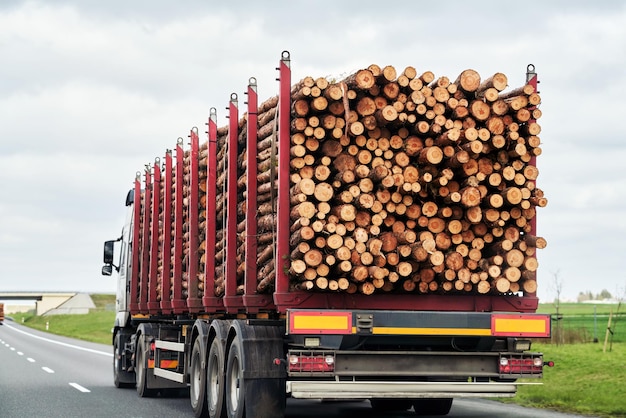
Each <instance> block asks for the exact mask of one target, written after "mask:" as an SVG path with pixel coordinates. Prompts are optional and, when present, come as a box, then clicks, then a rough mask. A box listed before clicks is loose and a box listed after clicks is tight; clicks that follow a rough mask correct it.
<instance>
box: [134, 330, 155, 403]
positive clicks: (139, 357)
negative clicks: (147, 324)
mask: <svg viewBox="0 0 626 418" xmlns="http://www.w3.org/2000/svg"><path fill="white" fill-rule="evenodd" d="M146 351H147V350H146V347H145V343H144V339H143V336H140V337H139V344H138V345H137V353H136V354H135V374H136V378H137V382H136V385H137V394H138V395H139V396H140V397H141V398H149V397H152V396H154V395H155V394H156V391H155V390H154V389H148V356H146Z"/></svg>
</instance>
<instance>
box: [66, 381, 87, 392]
mask: <svg viewBox="0 0 626 418" xmlns="http://www.w3.org/2000/svg"><path fill="white" fill-rule="evenodd" d="M70 386H71V387H73V388H74V389H76V390H79V391H81V392H83V393H89V392H91V391H90V390H89V389H87V388H84V387H82V386H81V385H79V384H78V383H70Z"/></svg>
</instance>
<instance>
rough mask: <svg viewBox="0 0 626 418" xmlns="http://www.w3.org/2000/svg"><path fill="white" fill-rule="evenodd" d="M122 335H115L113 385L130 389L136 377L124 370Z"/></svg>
mask: <svg viewBox="0 0 626 418" xmlns="http://www.w3.org/2000/svg"><path fill="white" fill-rule="evenodd" d="M121 345H122V344H121V342H120V333H119V332H118V333H117V334H116V335H115V339H114V340H113V384H114V385H115V387H117V388H129V387H133V386H134V383H131V382H134V380H135V379H134V376H133V374H132V373H129V372H127V371H125V370H122V352H121V350H123V348H122V347H121Z"/></svg>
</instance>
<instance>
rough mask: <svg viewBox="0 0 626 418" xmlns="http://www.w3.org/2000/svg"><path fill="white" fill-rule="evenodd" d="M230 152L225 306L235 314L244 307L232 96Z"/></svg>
mask: <svg viewBox="0 0 626 418" xmlns="http://www.w3.org/2000/svg"><path fill="white" fill-rule="evenodd" d="M228 118H229V121H228V151H227V155H228V158H227V177H226V178H227V190H226V193H227V206H226V272H225V274H226V280H225V282H226V283H225V289H224V306H225V307H226V311H227V312H229V313H235V312H237V311H238V309H239V308H240V307H242V306H243V301H242V300H241V297H238V296H237V155H238V149H237V148H238V144H237V138H238V136H239V109H238V101H237V95H236V94H235V93H233V94H231V95H230V105H229V106H228Z"/></svg>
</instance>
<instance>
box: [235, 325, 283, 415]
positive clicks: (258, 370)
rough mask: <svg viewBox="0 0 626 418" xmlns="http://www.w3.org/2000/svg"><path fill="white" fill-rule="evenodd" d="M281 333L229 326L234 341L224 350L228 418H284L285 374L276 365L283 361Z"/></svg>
mask: <svg viewBox="0 0 626 418" xmlns="http://www.w3.org/2000/svg"><path fill="white" fill-rule="evenodd" d="M284 333H285V331H284V328H281V327H279V326H269V325H259V326H255V325H248V324H246V323H245V322H243V321H234V322H233V323H232V325H231V328H230V332H229V334H230V335H233V336H234V338H233V340H232V342H231V343H230V348H229V350H228V360H227V366H226V384H225V392H226V408H227V411H228V418H241V417H242V416H245V415H246V413H247V414H249V415H252V416H253V417H254V418H282V417H284V414H285V406H286V400H287V395H286V391H285V379H286V371H285V369H284V365H281V364H280V363H279V362H278V363H277V362H276V359H282V358H284V351H283V337H282V336H283V335H284ZM244 371H245V374H244ZM246 411H247V412H246Z"/></svg>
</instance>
